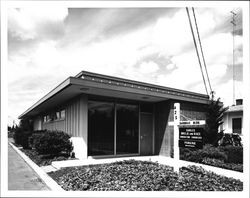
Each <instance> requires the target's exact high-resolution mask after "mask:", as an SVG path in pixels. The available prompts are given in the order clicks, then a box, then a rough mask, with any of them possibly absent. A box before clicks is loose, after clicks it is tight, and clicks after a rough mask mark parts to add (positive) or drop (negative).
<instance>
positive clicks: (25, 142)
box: [13, 127, 32, 149]
mask: <svg viewBox="0 0 250 198" xmlns="http://www.w3.org/2000/svg"><path fill="white" fill-rule="evenodd" d="M31 134H32V133H31V131H24V130H22V129H21V128H19V127H18V128H17V129H16V130H15V132H14V135H13V139H14V141H15V143H16V144H18V145H21V146H22V147H23V148H24V149H29V148H30V146H29V137H30V136H31Z"/></svg>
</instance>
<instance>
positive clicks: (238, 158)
mask: <svg viewBox="0 0 250 198" xmlns="http://www.w3.org/2000/svg"><path fill="white" fill-rule="evenodd" d="M220 150H223V151H224V152H225V153H226V154H227V160H226V162H227V163H235V164H238V163H240V164H242V163H243V147H241V146H231V145H229V146H225V147H220Z"/></svg>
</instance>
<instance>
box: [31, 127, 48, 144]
mask: <svg viewBox="0 0 250 198" xmlns="http://www.w3.org/2000/svg"><path fill="white" fill-rule="evenodd" d="M46 131H47V130H46V129H45V130H36V131H33V132H32V135H31V136H30V137H29V140H28V142H29V146H30V148H35V147H34V139H36V137H37V136H39V135H41V134H43V133H45V132H46Z"/></svg>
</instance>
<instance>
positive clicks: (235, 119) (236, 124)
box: [223, 99, 243, 135]
mask: <svg viewBox="0 0 250 198" xmlns="http://www.w3.org/2000/svg"><path fill="white" fill-rule="evenodd" d="M242 128H243V100H242V99H238V100H236V105H233V106H229V107H228V110H227V111H226V112H225V113H224V115H223V130H224V133H237V134H239V135H242Z"/></svg>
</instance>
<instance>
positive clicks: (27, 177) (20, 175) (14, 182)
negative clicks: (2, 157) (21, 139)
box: [8, 144, 50, 190]
mask: <svg viewBox="0 0 250 198" xmlns="http://www.w3.org/2000/svg"><path fill="white" fill-rule="evenodd" d="M8 167H9V168H8V178H9V179H8V189H9V190H50V189H49V188H48V187H47V186H46V184H45V183H44V182H43V181H42V180H41V179H40V178H39V176H38V175H37V174H36V173H35V172H34V171H33V169H32V168H31V167H29V165H28V164H26V162H25V161H24V160H23V159H22V158H21V157H20V156H19V155H18V154H17V153H16V151H15V150H14V149H13V148H12V147H11V146H10V145H9V144H8Z"/></svg>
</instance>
